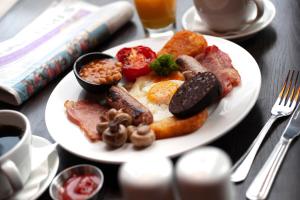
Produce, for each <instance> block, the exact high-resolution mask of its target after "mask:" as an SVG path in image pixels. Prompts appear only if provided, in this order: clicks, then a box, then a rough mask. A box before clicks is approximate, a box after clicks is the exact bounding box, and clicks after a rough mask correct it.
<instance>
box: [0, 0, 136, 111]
mask: <svg viewBox="0 0 300 200" xmlns="http://www.w3.org/2000/svg"><path fill="white" fill-rule="evenodd" d="M132 16H133V7H132V5H131V4H130V3H128V2H125V1H118V2H115V3H111V4H108V5H105V6H102V7H98V6H96V5H93V4H90V3H86V2H83V1H80V0H63V1H60V2H55V3H54V4H52V5H51V6H50V7H49V8H48V9H46V10H45V11H44V12H43V13H42V14H41V15H40V16H39V17H37V18H36V19H35V20H34V21H33V22H32V23H31V24H29V25H28V26H27V27H25V28H24V29H23V30H22V31H20V32H19V33H18V34H17V35H15V36H14V37H13V38H11V39H9V40H6V41H4V42H2V43H0V101H4V102H6V103H9V104H13V105H20V104H21V103H23V102H24V101H26V100H27V99H28V98H29V97H30V96H32V95H33V94H34V93H35V92H37V91H39V90H40V89H41V88H43V86H45V85H46V84H47V83H49V82H50V81H51V80H52V79H54V78H55V77H57V75H59V74H60V73H61V72H63V71H64V70H66V69H67V68H68V67H70V66H71V65H72V64H73V62H74V61H75V59H76V58H78V57H79V56H80V55H81V54H82V53H85V52H87V51H88V50H89V49H91V48H93V47H95V46H96V45H98V44H99V43H100V42H103V41H104V40H106V39H107V38H108V37H109V36H110V35H111V34H112V33H113V32H115V31H116V30H117V29H118V28H120V27H121V26H122V25H123V24H125V23H126V22H127V21H129V20H130V19H131V18H132Z"/></svg>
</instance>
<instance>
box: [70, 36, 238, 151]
mask: <svg viewBox="0 0 300 200" xmlns="http://www.w3.org/2000/svg"><path fill="white" fill-rule="evenodd" d="M116 57H117V59H118V61H120V63H122V67H121V70H120V71H121V72H122V75H124V79H123V80H122V81H120V82H118V83H117V84H114V85H112V86H109V89H108V90H107V91H106V94H105V98H104V99H102V100H104V101H102V104H104V105H105V106H107V107H108V108H106V107H103V106H102V105H101V106H100V105H98V104H97V103H95V102H94V103H91V102H84V103H82V102H81V101H79V102H72V101H66V103H65V107H66V110H67V114H68V116H69V118H70V119H71V120H72V119H73V118H75V119H76V120H72V121H73V122H74V123H76V124H77V125H79V126H80V127H81V129H82V130H84V131H85V132H86V135H87V136H88V137H89V138H90V139H91V140H93V141H95V140H101V139H102V141H103V142H105V143H106V144H107V145H108V146H110V147H114V148H115V147H120V146H122V145H123V144H125V143H126V142H131V143H132V144H133V146H135V147H138V148H144V147H147V146H149V145H151V144H152V143H153V142H154V140H155V139H165V138H170V137H176V136H183V135H186V134H189V133H192V132H194V131H196V130H197V129H199V128H200V127H201V126H202V125H203V124H204V123H205V121H206V120H207V118H208V110H207V107H208V106H210V105H211V104H212V103H215V102H216V101H218V100H220V99H222V98H223V97H224V96H226V95H227V94H228V93H229V92H230V91H231V90H232V89H233V87H235V86H237V85H239V84H240V81H241V80H240V76H239V74H238V72H237V71H236V70H235V69H234V67H233V66H232V62H231V59H230V57H229V56H228V55H227V54H226V53H224V52H223V51H221V50H220V49H219V48H218V47H216V46H207V42H206V40H205V38H204V37H203V36H202V35H200V34H197V33H193V32H190V31H180V32H178V33H176V34H175V35H174V36H173V37H172V38H171V39H170V40H169V41H168V42H167V43H166V44H165V45H164V47H163V48H162V49H161V50H160V51H159V52H158V54H157V55H156V53H155V52H154V51H152V50H151V49H150V48H149V47H145V46H136V47H128V48H122V49H120V50H119V51H118V53H117V54H116ZM77 104H78V105H81V104H83V109H78V108H77V106H78V105H77ZM94 104H97V105H98V106H99V107H97V108H96V106H95V105H94ZM74 110H75V111H76V113H77V114H73V112H74ZM78 110H79V111H78ZM81 110H84V111H81ZM78 113H80V114H79V115H78ZM90 113H92V114H90ZM74 116H75V117H74ZM78 116H79V117H78ZM94 118H95V119H94ZM90 126H93V128H91V129H90Z"/></svg>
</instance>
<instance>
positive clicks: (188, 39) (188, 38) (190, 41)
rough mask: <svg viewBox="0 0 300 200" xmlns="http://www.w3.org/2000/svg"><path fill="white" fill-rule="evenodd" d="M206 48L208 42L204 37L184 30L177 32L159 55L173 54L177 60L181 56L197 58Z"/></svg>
mask: <svg viewBox="0 0 300 200" xmlns="http://www.w3.org/2000/svg"><path fill="white" fill-rule="evenodd" d="M206 47H207V42H206V40H205V38H204V37H203V36H202V35H200V34H197V33H194V32H192V31H187V30H184V31H179V32H177V33H176V34H175V35H174V36H173V37H172V38H171V39H170V40H169V41H168V42H167V43H166V44H165V46H164V47H163V48H162V49H161V50H160V51H159V52H158V53H157V55H158V56H160V55H162V54H172V55H173V56H174V57H175V58H177V57H178V56H180V55H188V56H196V55H197V54H200V53H202V52H203V51H204V50H205V48H206Z"/></svg>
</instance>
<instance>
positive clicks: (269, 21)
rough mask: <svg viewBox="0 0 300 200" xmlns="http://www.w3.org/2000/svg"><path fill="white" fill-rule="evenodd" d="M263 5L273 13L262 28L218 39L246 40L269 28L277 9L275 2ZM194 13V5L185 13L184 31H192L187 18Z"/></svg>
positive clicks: (183, 17)
mask: <svg viewBox="0 0 300 200" xmlns="http://www.w3.org/2000/svg"><path fill="white" fill-rule="evenodd" d="M263 4H264V7H265V8H268V10H269V11H270V13H271V16H270V18H268V19H267V20H265V22H264V23H263V24H262V26H260V27H258V28H256V29H252V30H249V31H246V32H244V33H242V34H232V35H225V36H222V35H220V36H218V37H220V38H223V39H227V40H234V39H242V38H246V37H249V36H252V35H254V34H256V33H258V32H260V31H261V30H263V29H265V28H266V27H267V26H269V25H270V24H271V22H272V21H273V19H274V18H275V16H276V7H275V5H274V4H273V2H272V1H270V0H263ZM192 12H196V8H195V6H194V5H192V6H191V7H189V8H188V9H187V10H186V11H185V12H184V14H183V15H182V20H181V25H182V27H183V29H186V30H190V29H188V26H187V17H188V15H190V14H191V13H192ZM195 32H197V33H201V32H198V31H195ZM211 36H213V35H211ZM215 37H216V36H215Z"/></svg>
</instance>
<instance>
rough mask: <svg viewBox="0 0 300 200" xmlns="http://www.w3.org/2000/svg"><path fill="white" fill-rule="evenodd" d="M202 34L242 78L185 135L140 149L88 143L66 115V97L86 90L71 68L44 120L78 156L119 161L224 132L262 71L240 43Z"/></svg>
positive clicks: (239, 115)
mask: <svg viewBox="0 0 300 200" xmlns="http://www.w3.org/2000/svg"><path fill="white" fill-rule="evenodd" d="M205 38H206V39H207V41H208V43H209V44H210V45H212V44H214V45H217V46H218V47H219V48H220V49H221V50H223V51H225V52H226V53H228V54H229V55H230V57H231V58H232V61H233V65H234V66H235V68H236V69H237V70H238V71H239V73H240V75H241V79H242V82H241V85H240V86H239V87H236V88H235V89H234V90H233V91H232V92H231V93H230V94H229V95H227V96H226V97H225V98H223V99H222V100H221V101H220V102H219V104H218V105H217V106H216V109H215V110H214V111H213V112H212V113H211V114H210V116H209V118H208V120H207V122H206V123H205V124H204V126H203V127H202V128H200V129H199V130H197V131H196V132H194V133H192V134H189V135H186V136H181V137H175V138H170V139H163V140H158V141H156V142H155V143H154V144H153V145H152V146H150V147H148V148H146V149H143V150H135V149H134V148H132V146H131V144H126V145H124V146H123V147H121V148H118V149H114V150H109V149H107V148H106V146H105V144H104V143H103V142H97V143H91V142H89V141H88V139H87V138H86V137H85V136H84V134H83V132H82V131H80V130H79V128H78V127H77V126H76V125H74V124H73V123H71V122H70V121H69V120H68V119H67V116H66V113H65V108H64V102H65V101H66V100H75V101H76V100H79V99H80V98H81V97H82V96H83V95H84V94H85V92H84V90H83V89H82V88H81V87H80V85H79V84H78V83H77V81H76V79H75V76H74V74H73V72H70V73H69V74H68V75H67V76H66V77H64V79H63V80H62V81H61V82H60V83H59V84H58V85H57V86H56V88H55V89H54V91H53V92H52V94H51V96H50V98H49V100H48V103H47V107H46V111H45V120H46V125H47V128H48V130H49V133H50V135H51V136H52V137H53V139H54V140H56V141H57V142H58V143H59V144H60V145H61V146H62V147H63V148H64V149H66V150H68V151H70V152H72V153H74V154H76V155H78V156H80V157H83V158H86V159H89V160H94V161H99V162H107V163H122V162H126V161H128V160H131V159H135V158H137V157H140V156H144V155H148V154H159V155H161V156H168V157H171V156H175V155H179V154H181V153H183V152H185V151H188V150H190V149H193V148H195V147H198V146H200V145H203V144H206V143H208V142H211V141H212V140H214V139H216V138H218V137H220V136H221V135H223V134H225V133H226V132H227V131H229V130H230V129H231V128H233V127H234V126H235V125H237V124H238V123H239V122H240V121H241V120H242V119H243V118H244V117H245V116H246V114H247V113H248V112H249V111H250V109H251V108H252V107H253V106H254V104H255V102H256V100H257V97H258V94H259V91H260V85H261V74H260V70H259V67H258V65H257V63H256V61H255V60H254V58H253V57H252V56H251V55H250V54H249V53H248V52H247V51H246V50H245V49H243V48H242V47H240V46H238V45H237V44H235V43H233V42H230V41H227V40H224V39H222V38H216V37H212V36H205ZM167 39H168V38H166V37H163V38H152V39H151V38H148V39H142V40H137V41H133V42H129V43H126V44H123V45H120V46H117V47H115V48H112V49H110V50H107V51H106V53H108V54H111V55H113V56H114V55H116V53H117V51H118V50H119V49H121V48H122V47H131V46H137V45H145V46H149V47H151V48H152V49H153V50H154V51H158V50H159V49H160V48H161V47H162V46H163V45H164V43H165V42H166V41H167Z"/></svg>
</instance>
